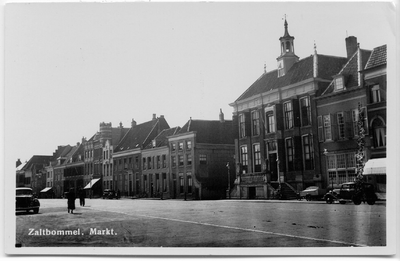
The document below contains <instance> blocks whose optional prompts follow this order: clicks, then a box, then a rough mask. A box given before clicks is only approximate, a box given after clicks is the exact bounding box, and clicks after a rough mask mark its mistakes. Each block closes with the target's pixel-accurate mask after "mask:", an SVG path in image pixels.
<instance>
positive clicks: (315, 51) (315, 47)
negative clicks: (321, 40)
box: [314, 40, 317, 53]
mask: <svg viewBox="0 0 400 261" xmlns="http://www.w3.org/2000/svg"><path fill="white" fill-rule="evenodd" d="M314 53H317V44H316V43H315V40H314Z"/></svg>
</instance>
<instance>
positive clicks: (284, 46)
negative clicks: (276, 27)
mask: <svg viewBox="0 0 400 261" xmlns="http://www.w3.org/2000/svg"><path fill="white" fill-rule="evenodd" d="M284 26H285V33H284V34H283V36H282V37H280V38H279V41H280V45H281V55H280V56H279V57H278V58H277V59H276V60H277V61H278V77H281V76H284V75H285V74H286V73H287V71H288V70H289V69H290V67H292V65H293V64H294V63H296V62H298V61H299V57H297V56H296V54H295V53H294V37H293V36H291V35H290V34H289V30H288V22H287V21H286V15H285V23H284Z"/></svg>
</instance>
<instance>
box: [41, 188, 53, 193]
mask: <svg viewBox="0 0 400 261" xmlns="http://www.w3.org/2000/svg"><path fill="white" fill-rule="evenodd" d="M50 189H52V187H47V188H44V189H42V190H41V191H40V193H42V192H47V191H49V190H50Z"/></svg>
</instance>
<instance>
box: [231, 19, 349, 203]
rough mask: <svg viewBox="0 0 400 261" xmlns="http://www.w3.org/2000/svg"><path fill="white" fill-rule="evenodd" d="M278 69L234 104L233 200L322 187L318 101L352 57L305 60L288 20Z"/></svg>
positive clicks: (285, 25) (315, 55) (248, 89)
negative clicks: (312, 186) (234, 162)
mask: <svg viewBox="0 0 400 261" xmlns="http://www.w3.org/2000/svg"><path fill="white" fill-rule="evenodd" d="M279 45H280V51H281V53H280V56H279V57H278V58H277V69H276V70H273V71H270V72H266V71H265V72H264V74H262V75H261V76H260V77H259V78H258V79H257V80H256V81H255V82H254V83H253V84H252V85H251V86H250V87H249V88H247V90H246V91H245V92H244V93H243V94H242V95H240V97H239V98H238V99H237V100H236V101H235V102H233V103H231V104H230V106H232V107H233V110H234V112H233V121H234V125H235V127H234V128H235V130H236V138H235V149H236V152H235V155H236V157H235V159H236V169H237V172H236V175H237V178H236V180H235V187H234V189H233V191H232V192H231V195H232V196H235V197H240V198H270V197H271V196H272V193H273V192H274V191H275V190H276V189H278V188H280V189H281V190H282V191H283V192H284V194H285V195H286V196H287V197H288V198H289V197H294V196H295V194H294V191H298V190H302V189H303V188H305V187H306V186H309V185H319V186H322V185H323V184H322V179H321V169H320V160H321V159H320V154H321V153H320V150H319V147H318V146H315V145H314V144H318V128H317V124H316V123H317V115H316V104H315V99H314V98H315V97H318V96H319V95H320V94H321V93H322V92H323V91H324V90H325V89H326V88H327V86H328V85H329V84H330V83H331V81H332V79H333V77H332V76H334V75H336V74H337V73H338V72H339V71H340V70H341V69H342V67H343V65H344V64H346V62H347V60H348V58H346V57H336V56H329V55H321V54H318V53H317V50H316V47H315V46H314V54H313V55H311V56H309V57H306V58H304V59H299V57H298V56H296V54H295V51H294V37H293V36H291V35H290V34H289V32H288V23H287V21H286V19H285V22H284V35H283V36H282V37H280V38H279Z"/></svg>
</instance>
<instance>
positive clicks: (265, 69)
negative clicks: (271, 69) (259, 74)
mask: <svg viewBox="0 0 400 261" xmlns="http://www.w3.org/2000/svg"><path fill="white" fill-rule="evenodd" d="M264 73H267V64H266V63H265V62H264Z"/></svg>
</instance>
